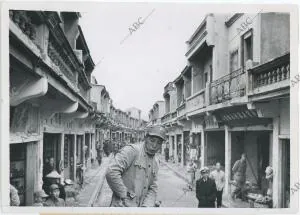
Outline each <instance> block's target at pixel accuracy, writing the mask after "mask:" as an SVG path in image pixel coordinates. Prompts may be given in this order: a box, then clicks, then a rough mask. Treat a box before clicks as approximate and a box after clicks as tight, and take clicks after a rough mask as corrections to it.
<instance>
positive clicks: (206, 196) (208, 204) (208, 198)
mask: <svg viewBox="0 0 300 215" xmlns="http://www.w3.org/2000/svg"><path fill="white" fill-rule="evenodd" d="M200 174H201V178H200V179H198V180H197V181H196V197H197V199H198V208H214V207H215V201H216V193H217V189H216V183H215V181H214V180H213V179H211V178H209V177H208V176H209V169H208V168H207V167H204V168H202V169H201V170H200Z"/></svg>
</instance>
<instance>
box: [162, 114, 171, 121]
mask: <svg viewBox="0 0 300 215" xmlns="http://www.w3.org/2000/svg"><path fill="white" fill-rule="evenodd" d="M171 119H172V115H171V113H167V114H165V115H164V116H163V117H162V118H161V122H162V123H167V122H169V121H170V120H171Z"/></svg>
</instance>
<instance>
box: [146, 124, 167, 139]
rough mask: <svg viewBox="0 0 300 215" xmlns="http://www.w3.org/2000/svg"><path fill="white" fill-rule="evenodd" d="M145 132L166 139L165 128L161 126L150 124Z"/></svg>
mask: <svg viewBox="0 0 300 215" xmlns="http://www.w3.org/2000/svg"><path fill="white" fill-rule="evenodd" d="M147 134H148V135H150V136H156V137H160V138H161V139H163V140H166V139H167V136H166V130H165V129H164V128H163V127H162V126H158V125H156V126H151V127H149V128H148V129H147Z"/></svg>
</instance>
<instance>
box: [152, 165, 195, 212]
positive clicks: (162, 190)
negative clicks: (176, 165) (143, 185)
mask: <svg viewBox="0 0 300 215" xmlns="http://www.w3.org/2000/svg"><path fill="white" fill-rule="evenodd" d="M184 193H185V194H184ZM157 198H158V200H160V201H162V204H161V207H197V199H196V193H195V191H190V190H187V183H186V182H185V181H184V180H183V179H181V178H179V177H178V176H177V175H176V174H175V173H174V172H172V171H171V170H170V169H169V168H168V167H167V166H166V165H164V164H163V163H161V164H160V168H159V172H158V197H157Z"/></svg>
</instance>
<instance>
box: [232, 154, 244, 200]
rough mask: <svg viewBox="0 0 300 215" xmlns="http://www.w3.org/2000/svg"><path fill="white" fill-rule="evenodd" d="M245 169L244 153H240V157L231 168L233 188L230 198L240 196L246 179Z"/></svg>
mask: <svg viewBox="0 0 300 215" xmlns="http://www.w3.org/2000/svg"><path fill="white" fill-rule="evenodd" d="M246 170H247V162H246V154H245V153H243V154H242V155H241V159H240V160H237V161H236V162H235V163H234V165H233V168H232V173H233V178H234V181H235V188H234V189H233V191H232V193H231V197H232V199H235V198H236V197H239V196H240V197H241V196H242V195H241V194H242V193H241V191H242V189H243V187H244V185H245V181H246Z"/></svg>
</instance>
